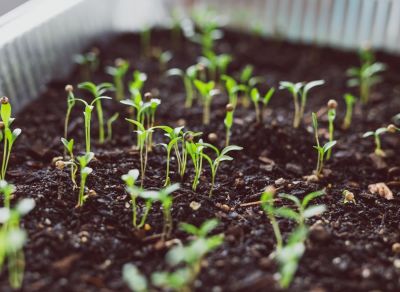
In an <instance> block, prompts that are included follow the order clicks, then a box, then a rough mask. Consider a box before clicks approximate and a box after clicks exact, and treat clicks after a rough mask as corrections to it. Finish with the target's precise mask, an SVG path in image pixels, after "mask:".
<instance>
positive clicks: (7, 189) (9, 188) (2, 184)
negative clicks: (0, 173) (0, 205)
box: [0, 180, 15, 209]
mask: <svg viewBox="0 0 400 292" xmlns="http://www.w3.org/2000/svg"><path fill="white" fill-rule="evenodd" d="M14 192H15V186H14V185H12V184H9V183H8V182H6V181H5V180H0V194H2V195H3V197H4V198H3V201H4V208H7V209H10V207H11V205H10V202H11V196H12V194H13V193H14Z"/></svg>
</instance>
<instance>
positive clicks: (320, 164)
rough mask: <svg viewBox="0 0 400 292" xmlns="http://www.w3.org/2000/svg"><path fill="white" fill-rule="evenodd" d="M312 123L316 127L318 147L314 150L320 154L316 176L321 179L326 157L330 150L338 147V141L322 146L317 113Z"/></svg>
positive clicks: (313, 114) (313, 116)
mask: <svg viewBox="0 0 400 292" xmlns="http://www.w3.org/2000/svg"><path fill="white" fill-rule="evenodd" d="M312 121H313V127H314V134H315V142H316V143H317V145H316V146H314V148H315V149H316V150H317V153H318V158H317V168H316V169H315V171H314V174H315V175H316V177H317V178H319V177H320V176H321V174H322V170H323V168H324V162H325V155H326V154H327V153H328V151H329V149H331V148H332V147H334V146H335V145H336V141H329V142H328V143H326V144H325V145H324V146H321V144H320V142H319V137H318V120H317V115H316V114H315V113H312Z"/></svg>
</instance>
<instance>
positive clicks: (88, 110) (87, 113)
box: [75, 96, 111, 153]
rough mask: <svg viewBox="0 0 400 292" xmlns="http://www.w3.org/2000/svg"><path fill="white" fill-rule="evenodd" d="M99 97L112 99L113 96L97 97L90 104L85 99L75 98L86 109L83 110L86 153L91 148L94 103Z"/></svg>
mask: <svg viewBox="0 0 400 292" xmlns="http://www.w3.org/2000/svg"><path fill="white" fill-rule="evenodd" d="M98 99H111V97H106V96H103V97H98V98H95V99H94V100H93V101H92V102H91V103H90V104H89V103H87V102H86V101H84V100H83V99H80V98H77V99H75V100H77V101H80V102H82V103H83V104H84V106H85V110H84V112H83V116H84V120H85V149H86V153H89V152H90V150H91V134H90V132H91V121H92V112H93V109H94V104H95V103H96V102H97V100H98Z"/></svg>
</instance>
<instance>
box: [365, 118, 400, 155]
mask: <svg viewBox="0 0 400 292" xmlns="http://www.w3.org/2000/svg"><path fill="white" fill-rule="evenodd" d="M396 131H400V129H399V128H396V126H394V125H389V126H388V127H382V128H379V129H376V130H375V131H368V132H366V133H364V135H363V138H368V137H372V136H373V137H374V140H375V154H376V155H378V156H380V157H386V153H385V151H383V150H382V143H381V137H380V136H381V135H382V134H384V133H386V132H389V133H395V132H396Z"/></svg>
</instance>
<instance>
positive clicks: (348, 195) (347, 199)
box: [342, 190, 356, 204]
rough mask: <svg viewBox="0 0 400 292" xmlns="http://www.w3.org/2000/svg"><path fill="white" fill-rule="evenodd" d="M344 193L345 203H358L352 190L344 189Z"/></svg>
mask: <svg viewBox="0 0 400 292" xmlns="http://www.w3.org/2000/svg"><path fill="white" fill-rule="evenodd" d="M342 194H343V203H344V204H349V203H352V204H355V203H356V199H355V198H354V194H353V193H352V192H350V191H349V190H344V191H343V192H342Z"/></svg>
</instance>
